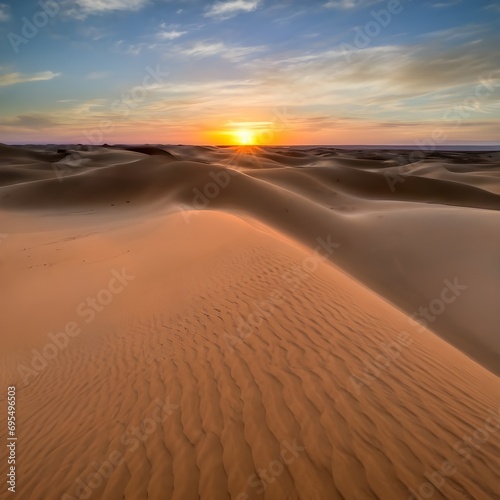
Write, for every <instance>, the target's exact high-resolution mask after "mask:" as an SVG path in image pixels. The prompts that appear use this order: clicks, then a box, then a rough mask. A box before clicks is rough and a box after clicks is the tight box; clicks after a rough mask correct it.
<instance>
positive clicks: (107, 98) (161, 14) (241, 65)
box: [0, 0, 500, 146]
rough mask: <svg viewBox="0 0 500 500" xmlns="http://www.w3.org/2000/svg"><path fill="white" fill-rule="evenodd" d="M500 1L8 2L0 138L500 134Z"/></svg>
mask: <svg viewBox="0 0 500 500" xmlns="http://www.w3.org/2000/svg"><path fill="white" fill-rule="evenodd" d="M499 28H500V2H499V1H494V0H429V1H426V0H423V1H417V0H323V1H314V0H312V1H308V2H305V1H298V0H273V1H270V0H219V1H198V0H59V1H56V0H41V1H31V0H23V1H22V2H20V1H15V2H14V1H12V2H6V1H5V0H0V38H1V40H2V42H1V44H0V56H1V59H0V102H1V109H2V113H1V115H0V142H7V143H23V142H25V143H27V142H40V143H42V142H70V143H94V144H97V143H104V142H107V143H116V142H128V143H142V142H149V143H196V144H213V143H218V144H220V143H231V142H234V138H235V132H238V131H241V130H249V131H251V132H252V133H253V136H254V138H255V140H256V141H257V142H260V143H274V144H416V143H417V144H429V145H430V146H432V145H433V144H449V143H452V142H457V141H458V142H466V143H470V144H475V143H482V142H490V143H500V134H499V132H498V131H499V130H500V127H499V125H500V51H499V50H498V47H500V43H499V42H500V35H499V33H500V29H499Z"/></svg>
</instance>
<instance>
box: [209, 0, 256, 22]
mask: <svg viewBox="0 0 500 500" xmlns="http://www.w3.org/2000/svg"><path fill="white" fill-rule="evenodd" d="M259 4H260V0H229V1H227V2H216V3H214V4H213V5H212V6H211V7H209V9H208V10H207V12H206V13H205V16H206V17H218V18H221V19H229V18H231V17H233V16H236V15H238V14H241V13H242V12H253V11H254V10H257V7H258V6H259Z"/></svg>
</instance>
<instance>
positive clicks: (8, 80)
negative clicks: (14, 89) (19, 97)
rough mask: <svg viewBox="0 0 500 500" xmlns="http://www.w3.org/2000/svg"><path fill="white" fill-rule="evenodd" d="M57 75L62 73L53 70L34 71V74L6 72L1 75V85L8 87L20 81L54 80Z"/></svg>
mask: <svg viewBox="0 0 500 500" xmlns="http://www.w3.org/2000/svg"><path fill="white" fill-rule="evenodd" d="M57 76H60V73H53V72H52V71H42V72H40V73H33V74H32V75H24V74H22V73H6V74H3V75H0V87H7V86H8V85H16V84H18V83H28V82H39V81H44V80H52V79H53V78H56V77H57Z"/></svg>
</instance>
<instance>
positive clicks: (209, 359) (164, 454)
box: [0, 145, 500, 500]
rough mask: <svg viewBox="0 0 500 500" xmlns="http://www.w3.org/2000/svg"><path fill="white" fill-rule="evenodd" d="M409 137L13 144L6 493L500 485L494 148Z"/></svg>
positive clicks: (288, 495)
mask: <svg viewBox="0 0 500 500" xmlns="http://www.w3.org/2000/svg"><path fill="white" fill-rule="evenodd" d="M58 151H59V152H58ZM408 156H409V152H408V151H345V150H335V149H333V148H302V149H301V148H294V149H286V148H270V147H269V148H258V147H253V148H239V149H238V148H222V147H221V148H217V147H188V146H176V147H165V148H160V147H156V146H143V147H134V148H127V149H124V147H118V146H114V147H102V148H95V149H94V150H91V151H79V152H75V151H73V150H72V149H71V148H65V149H62V147H59V148H58V147H53V148H51V147H45V148H42V147H37V148H35V147H31V148H19V147H10V146H3V145H1V146H0V274H1V286H0V303H1V304H2V314H1V316H0V325H1V330H0V331H1V333H0V380H1V385H0V404H1V408H2V410H1V414H0V424H1V425H0V442H1V443H2V447H1V448H0V470H1V471H2V474H4V468H5V464H6V463H7V451H6V447H5V445H4V444H5V442H6V437H7V434H6V430H7V426H6V419H5V415H6V412H5V407H6V403H5V399H6V394H7V387H8V386H12V385H15V386H16V388H17V389H16V393H17V396H16V397H17V405H16V411H17V420H16V424H17V437H18V441H17V491H16V494H15V495H12V494H11V493H9V492H8V491H7V483H6V482H5V481H4V480H3V481H2V484H1V485H0V498H1V499H4V498H5V499H7V498H18V499H22V500H24V499H26V500H38V499H40V500H47V499H59V498H63V499H65V500H69V499H75V498H79V499H87V498H90V499H106V500H108V499H109V500H121V499H126V500H143V499H144V500H145V499H154V500H156V499H165V500H167V499H176V500H177V499H178V500H191V499H197V498H202V499H207V500H208V499H210V500H212V499H213V500H219V499H220V500H222V499H236V500H250V499H268V500H275V499H276V500H279V499H283V500H289V499H304V500H330V499H332V500H335V499H353V500H358V499H383V500H386V499H387V500H392V499H407V498H412V499H423V498H435V499H470V500H490V499H496V498H500V480H499V471H500V439H499V436H500V381H499V378H498V375H499V374H500V336H499V328H500V307H499V304H500V291H499V290H500V288H499V286H498V284H499V280H500V274H499V272H500V271H499V269H500V266H499V264H500V257H499V256H500V231H499V228H500V214H499V211H498V210H499V209H500V154H499V153H427V154H426V157H425V158H424V159H422V161H420V162H418V163H412V164H411V165H404V164H405V163H406V161H405V158H408ZM402 165H403V166H402ZM3 477H5V476H3Z"/></svg>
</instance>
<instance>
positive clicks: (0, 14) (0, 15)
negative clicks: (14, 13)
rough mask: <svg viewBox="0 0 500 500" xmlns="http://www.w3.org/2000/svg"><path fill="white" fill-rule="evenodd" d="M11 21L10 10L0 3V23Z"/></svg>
mask: <svg viewBox="0 0 500 500" xmlns="http://www.w3.org/2000/svg"><path fill="white" fill-rule="evenodd" d="M9 19H10V9H9V6H8V5H7V4H5V3H0V22H2V21H8V20H9Z"/></svg>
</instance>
